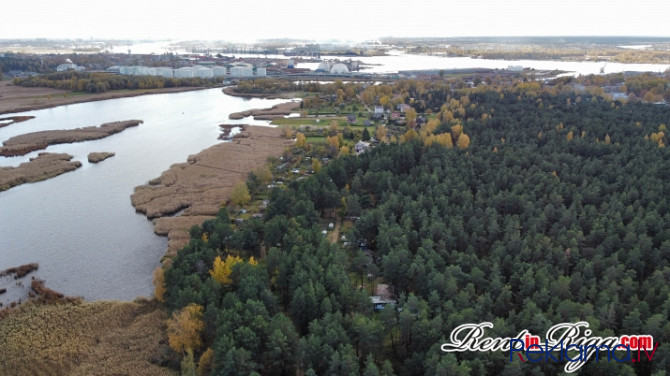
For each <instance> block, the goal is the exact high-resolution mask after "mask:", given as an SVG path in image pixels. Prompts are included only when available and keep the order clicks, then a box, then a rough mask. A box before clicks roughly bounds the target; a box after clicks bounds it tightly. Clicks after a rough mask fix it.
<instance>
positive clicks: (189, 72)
mask: <svg viewBox="0 0 670 376" xmlns="http://www.w3.org/2000/svg"><path fill="white" fill-rule="evenodd" d="M174 76H175V78H193V77H194V76H193V68H191V67H183V68H179V69H175V71H174Z"/></svg>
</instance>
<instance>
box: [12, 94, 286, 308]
mask: <svg viewBox="0 0 670 376" xmlns="http://www.w3.org/2000/svg"><path fill="white" fill-rule="evenodd" d="M283 101H284V100H265V99H251V100H245V99H242V98H235V97H230V96H227V95H224V94H223V93H222V92H221V90H220V89H211V90H203V91H194V92H187V93H178V94H161V95H150V96H143V97H134V98H123V99H114V100H107V101H100V102H91V103H83V104H76V105H69V106H62V107H57V108H52V109H46V110H40V111H31V112H25V113H21V114H30V115H33V116H36V118H35V119H33V120H30V121H27V122H24V123H18V124H14V125H11V126H8V127H4V128H0V141H4V140H6V139H7V138H9V137H11V136H14V135H16V134H21V133H27V132H34V131H40V130H48V129H69V128H77V127H83V126H90V125H100V124H101V123H104V122H110V121H116V120H126V119H142V120H144V124H141V125H139V126H138V127H133V128H128V129H127V130H125V131H123V132H121V133H118V134H116V135H112V136H110V137H108V138H105V139H102V140H97V141H88V142H82V143H76V144H68V145H54V146H52V147H49V148H48V149H47V151H49V152H65V153H69V154H71V155H73V156H74V159H75V160H79V161H81V162H82V164H83V166H82V167H81V168H80V169H78V170H76V171H74V172H69V173H66V174H63V175H60V176H58V177H56V178H53V179H50V180H47V181H43V182H39V183H33V184H24V185H21V186H18V187H14V188H12V189H9V190H8V191H5V192H0V270H2V269H6V268H8V267H12V266H18V265H22V264H26V263H30V262H38V263H39V265H40V269H39V271H38V272H37V273H36V276H38V277H40V278H42V279H45V280H46V281H47V286H49V287H51V288H53V289H55V290H58V291H61V292H64V293H66V294H68V295H74V296H83V297H84V298H86V299H121V300H129V299H134V298H135V297H137V296H142V295H143V296H148V295H150V294H151V292H152V286H151V274H152V271H153V269H155V268H156V267H157V266H158V265H159V260H160V258H161V256H162V255H163V253H164V252H165V249H166V246H167V240H166V238H164V237H159V236H156V235H154V233H153V228H152V225H151V222H150V221H148V220H147V219H146V218H145V217H144V216H142V215H139V214H136V213H135V210H134V208H133V207H132V206H131V204H130V194H131V193H132V192H133V189H134V187H135V186H137V185H141V184H145V183H146V182H147V181H148V180H150V179H152V178H154V177H157V176H159V175H160V173H161V172H162V171H164V170H166V169H167V168H169V167H170V165H172V164H174V163H180V162H184V161H186V158H187V157H188V155H189V154H194V153H197V152H199V151H201V150H202V149H205V148H207V147H209V146H211V145H213V144H215V143H217V142H219V141H218V140H217V137H218V135H219V133H220V132H219V128H218V125H219V124H221V123H260V124H267V122H254V121H253V120H252V121H250V119H245V120H238V121H232V120H228V114H229V113H231V112H236V111H241V110H245V109H250V108H265V107H270V106H272V105H274V104H277V103H281V102H283ZM6 116H11V115H6ZM93 151H111V152H115V153H116V156H115V157H112V158H110V159H107V160H105V161H103V162H101V163H99V164H97V165H96V164H89V163H88V162H87V160H86V157H87V155H88V153H90V152H93ZM36 154H37V153H32V154H30V155H27V156H24V157H18V158H3V157H0V166H8V165H17V164H19V163H20V162H24V161H27V160H28V158H29V157H31V156H35V155H36ZM26 281H27V282H29V280H26ZM13 284H14V282H13V281H12V280H9V279H7V278H4V279H0V287H11V285H13ZM19 293H20V291H16V289H14V290H12V291H10V293H9V294H7V295H3V296H2V299H3V300H0V301H4V302H6V301H7V300H9V299H10V298H15V297H16V294H19Z"/></svg>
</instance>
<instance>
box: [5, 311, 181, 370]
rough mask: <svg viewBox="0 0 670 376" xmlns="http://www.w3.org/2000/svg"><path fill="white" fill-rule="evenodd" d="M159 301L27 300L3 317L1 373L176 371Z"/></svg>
mask: <svg viewBox="0 0 670 376" xmlns="http://www.w3.org/2000/svg"><path fill="white" fill-rule="evenodd" d="M165 319H166V314H165V312H164V311H163V310H161V309H159V308H158V306H157V305H156V304H155V302H148V301H136V302H92V303H62V304H38V303H33V302H30V303H26V304H25V305H23V306H21V307H19V308H17V309H15V310H14V311H13V312H11V313H10V314H9V315H7V316H6V317H4V318H2V319H0V354H2V356H0V376H5V375H13V376H20V375H150V376H153V375H156V376H162V375H174V372H173V371H171V370H169V369H167V368H164V367H161V366H159V365H158V364H160V363H163V362H165V361H166V360H167V358H168V356H169V353H170V352H169V348H168V346H167V337H166V335H165V328H164V323H165Z"/></svg>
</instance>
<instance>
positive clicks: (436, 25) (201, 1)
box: [0, 0, 670, 42]
mask: <svg viewBox="0 0 670 376" xmlns="http://www.w3.org/2000/svg"><path fill="white" fill-rule="evenodd" d="M669 10H670V4H669V3H668V2H667V0H635V1H630V0H626V1H620V0H610V1H602V0H597V1H594V0H561V1H555V0H543V1H537V0H532V1H531V0H507V1H503V0H461V1H453V0H410V1H396V0H386V1H379V0H330V1H310V0H284V1H281V0H255V1H254V0H252V1H245V0H237V1H231V0H218V1H209V0H186V1H172V0H168V1H163V2H158V1H151V2H150V1H147V0H112V1H90V0H87V1H82V0H57V1H54V0H31V1H28V2H20V1H18V0H8V1H6V2H4V4H3V6H2V13H3V15H2V20H1V22H0V39H14V38H82V39H89V38H93V39H201V40H229V41H246V42H248V41H253V40H256V39H268V38H284V37H286V38H299V39H307V40H328V39H339V40H352V41H363V40H368V39H372V38H377V37H384V36H395V37H422V36H423V37H456V36H574V35H589V36H591V35H597V36H608V35H609V36H612V35H614V36H664V37H670V26H669V25H668V23H667V22H668V17H667V15H668V14H669V13H670V12H668V11H669Z"/></svg>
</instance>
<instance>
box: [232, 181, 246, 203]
mask: <svg viewBox="0 0 670 376" xmlns="http://www.w3.org/2000/svg"><path fill="white" fill-rule="evenodd" d="M230 197H231V199H232V200H233V203H235V205H238V206H241V205H245V204H247V203H249V201H251V194H250V193H249V188H247V184H246V183H245V182H243V181H240V182H238V183H237V184H235V188H233V193H232V194H231V195H230Z"/></svg>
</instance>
